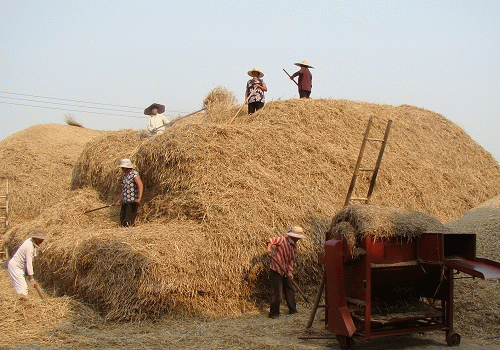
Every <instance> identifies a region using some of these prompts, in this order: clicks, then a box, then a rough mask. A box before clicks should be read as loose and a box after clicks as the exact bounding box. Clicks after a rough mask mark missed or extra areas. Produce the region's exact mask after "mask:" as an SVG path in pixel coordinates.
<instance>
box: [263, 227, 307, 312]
mask: <svg viewBox="0 0 500 350" xmlns="http://www.w3.org/2000/svg"><path fill="white" fill-rule="evenodd" d="M305 238H307V236H306V235H305V234H304V230H303V229H302V227H300V226H294V227H290V228H288V229H287V230H286V232H285V236H280V237H272V238H269V239H268V240H267V242H266V244H267V255H269V256H270V257H271V263H270V266H269V267H270V272H269V280H270V283H271V305H270V308H269V317H270V318H278V317H279V315H280V304H281V294H282V293H283V294H284V295H285V301H286V304H287V306H288V312H289V314H294V313H296V312H297V306H296V303H295V290H294V289H293V285H292V279H293V263H294V261H295V256H296V255H297V241H298V240H300V239H305ZM273 247H276V248H275V250H274V253H273V251H272V248H273Z"/></svg>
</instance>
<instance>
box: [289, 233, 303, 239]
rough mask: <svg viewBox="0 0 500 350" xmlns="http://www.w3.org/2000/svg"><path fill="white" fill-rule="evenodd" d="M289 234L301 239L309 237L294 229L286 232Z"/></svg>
mask: <svg viewBox="0 0 500 350" xmlns="http://www.w3.org/2000/svg"><path fill="white" fill-rule="evenodd" d="M286 235H287V236H289V237H295V238H300V239H307V236H306V235H305V234H303V233H297V232H294V231H290V232H287V233H286Z"/></svg>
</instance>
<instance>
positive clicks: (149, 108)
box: [144, 103, 165, 115]
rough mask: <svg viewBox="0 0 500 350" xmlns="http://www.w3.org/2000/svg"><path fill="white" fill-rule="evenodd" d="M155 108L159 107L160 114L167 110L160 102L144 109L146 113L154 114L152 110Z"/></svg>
mask: <svg viewBox="0 0 500 350" xmlns="http://www.w3.org/2000/svg"><path fill="white" fill-rule="evenodd" d="M153 108H156V109H158V113H159V114H162V113H164V112H165V106H164V105H161V104H159V103H153V104H152V105H151V106H149V107H148V108H146V109H145V110H144V114H145V115H153V114H152V112H151V111H152V109H153Z"/></svg>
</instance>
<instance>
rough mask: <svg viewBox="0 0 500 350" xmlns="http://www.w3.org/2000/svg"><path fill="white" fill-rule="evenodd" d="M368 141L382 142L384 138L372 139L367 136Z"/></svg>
mask: <svg viewBox="0 0 500 350" xmlns="http://www.w3.org/2000/svg"><path fill="white" fill-rule="evenodd" d="M366 139H367V140H368V141H378V142H384V139H374V138H371V137H367V138H366Z"/></svg>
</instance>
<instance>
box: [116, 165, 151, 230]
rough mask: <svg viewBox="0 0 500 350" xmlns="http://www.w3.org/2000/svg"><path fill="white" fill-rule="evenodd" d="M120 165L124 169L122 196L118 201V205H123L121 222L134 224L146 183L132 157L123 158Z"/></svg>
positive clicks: (126, 225) (122, 223)
mask: <svg viewBox="0 0 500 350" xmlns="http://www.w3.org/2000/svg"><path fill="white" fill-rule="evenodd" d="M118 167H119V168H121V169H122V173H123V175H122V182H121V187H122V188H121V196H120V199H119V200H118V201H117V202H116V205H121V208H120V224H121V225H122V226H125V227H128V226H133V225H134V222H135V218H136V216H137V210H138V209H139V203H140V202H141V198H142V193H143V191H144V185H143V184H142V180H141V178H140V177H139V173H138V172H137V171H136V170H135V169H134V166H133V165H132V162H131V161H130V159H127V158H125V159H122V160H121V161H120V165H118Z"/></svg>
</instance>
